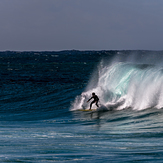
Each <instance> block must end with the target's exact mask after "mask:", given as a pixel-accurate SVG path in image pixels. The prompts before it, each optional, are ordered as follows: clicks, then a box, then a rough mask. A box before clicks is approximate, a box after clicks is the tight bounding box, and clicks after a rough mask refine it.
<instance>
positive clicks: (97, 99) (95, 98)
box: [87, 93, 99, 110]
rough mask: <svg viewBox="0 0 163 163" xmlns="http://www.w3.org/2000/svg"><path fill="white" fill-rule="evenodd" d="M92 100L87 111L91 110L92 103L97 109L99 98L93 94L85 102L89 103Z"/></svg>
mask: <svg viewBox="0 0 163 163" xmlns="http://www.w3.org/2000/svg"><path fill="white" fill-rule="evenodd" d="M92 98H93V99H94V100H93V101H92V102H91V104H90V109H89V110H91V108H92V104H93V103H96V106H97V107H99V106H98V101H99V98H98V96H97V95H96V94H95V93H92V97H91V98H90V99H89V100H88V101H87V102H89V101H90V100H91V99H92Z"/></svg>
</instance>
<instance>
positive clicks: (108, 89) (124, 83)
mask: <svg viewBox="0 0 163 163" xmlns="http://www.w3.org/2000/svg"><path fill="white" fill-rule="evenodd" d="M94 81H97V82H96V83H95V82H94ZM92 85H94V87H93V88H92ZM90 86H91V87H90ZM92 92H95V93H96V94H97V95H98V96H99V98H100V104H101V105H102V106H106V107H107V109H111V108H112V109H118V110H121V109H125V108H132V109H134V110H143V109H147V108H158V109H160V108H162V107H163V68H162V67H160V66H159V67H157V66H154V65H151V64H135V63H124V62H116V63H114V64H112V65H110V64H108V65H105V66H103V62H101V63H100V65H99V68H98V75H97V74H96V75H94V76H93V77H92V78H91V80H90V83H89V84H88V86H87V88H86V90H85V91H84V92H83V93H82V94H81V95H80V96H77V97H76V99H75V100H74V102H73V104H72V107H71V110H77V109H81V108H84V109H85V108H88V107H89V104H88V103H87V102H86V101H87V100H88V99H89V98H90V96H91V93H92Z"/></svg>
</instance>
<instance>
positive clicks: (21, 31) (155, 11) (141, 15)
mask: <svg viewBox="0 0 163 163" xmlns="http://www.w3.org/2000/svg"><path fill="white" fill-rule="evenodd" d="M72 49H75V50H163V0H0V51H5V50H11V51H60V50H72Z"/></svg>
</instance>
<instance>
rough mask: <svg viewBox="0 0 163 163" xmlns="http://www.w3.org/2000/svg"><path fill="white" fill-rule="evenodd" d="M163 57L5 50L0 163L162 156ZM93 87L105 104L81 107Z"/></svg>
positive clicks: (1, 59)
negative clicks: (89, 108)
mask: <svg viewBox="0 0 163 163" xmlns="http://www.w3.org/2000/svg"><path fill="white" fill-rule="evenodd" d="M162 59H163V52H162V51H157V52H154V51H75V50H73V51H60V52H11V51H6V52H0V68H1V76H0V87H1V92H0V162H27V163H33V162H34V163H35V162H91V163H92V162H97V163H99V162H117V163H119V162H128V163H131V162H163V118H162V117H163V109H162V108H163V64H162V63H163V60H162ZM92 92H95V93H96V94H97V95H98V96H99V98H100V102H99V105H100V108H99V109H98V110H97V111H92V112H82V111H79V110H80V109H88V107H89V104H90V103H87V102H86V101H87V100H88V99H89V98H90V97H91V93H92ZM93 107H95V106H93Z"/></svg>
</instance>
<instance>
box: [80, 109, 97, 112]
mask: <svg viewBox="0 0 163 163" xmlns="http://www.w3.org/2000/svg"><path fill="white" fill-rule="evenodd" d="M96 110H97V109H91V110H89V109H78V111H87V112H90V111H96Z"/></svg>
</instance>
